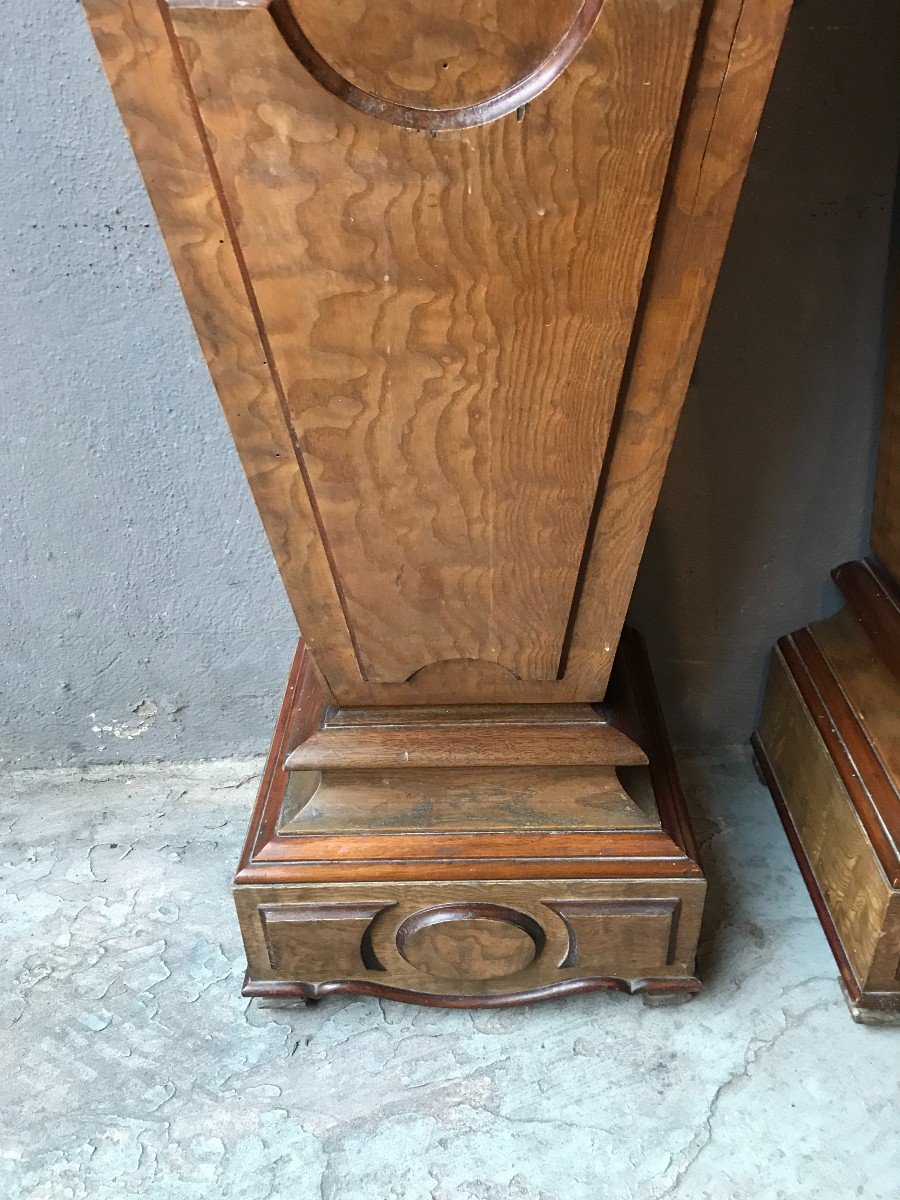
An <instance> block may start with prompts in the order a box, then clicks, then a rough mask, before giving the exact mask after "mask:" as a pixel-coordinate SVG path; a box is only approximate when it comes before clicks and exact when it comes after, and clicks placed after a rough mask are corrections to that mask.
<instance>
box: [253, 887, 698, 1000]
mask: <svg viewBox="0 0 900 1200" xmlns="http://www.w3.org/2000/svg"><path fill="white" fill-rule="evenodd" d="M704 887H705V885H704V883H703V881H702V880H692V881H691V880H681V881H666V882H665V883H660V882H659V881H649V882H638V881H628V882H627V883H626V882H610V883H607V884H605V885H603V886H598V884H597V883H596V882H594V883H590V884H585V883H579V882H577V881H572V880H542V881H540V882H525V881H520V882H517V883H504V882H497V881H495V880H481V881H472V882H466V883H456V884H453V883H441V884H428V883H425V882H423V883H415V884H405V885H404V884H398V883H389V884H384V883H381V884H378V883H372V884H360V885H356V886H354V885H346V884H345V885H343V886H341V887H335V886H331V887H327V888H322V887H319V886H316V885H308V886H304V887H285V888H282V889H281V890H280V892H279V894H278V900H277V901H275V902H273V893H272V890H271V889H260V888H257V889H254V888H242V889H240V890H239V891H238V893H237V903H238V912H239V915H240V919H241V929H242V932H243V935H244V942H245V945H246V947H247V957H248V963H249V975H250V980H251V982H250V983H248V986H247V993H248V994H251V995H278V994H285V993H287V994H295V995H301V994H304V992H305V994H308V995H311V996H316V995H327V994H328V993H329V992H330V991H333V990H338V989H337V988H335V987H334V986H333V985H334V984H335V983H337V982H340V983H342V984H343V985H344V986H343V988H342V989H341V990H356V991H370V992H373V993H375V994H382V995H391V994H392V993H396V992H400V993H405V994H402V995H401V997H400V998H403V999H408V998H413V997H415V999H417V1000H418V1002H420V1003H427V1002H428V1000H429V998H430V997H439V998H440V1000H441V1002H442V1003H459V1002H460V1001H462V1000H465V1002H466V1003H467V1004H476V1005H477V1004H478V1003H485V1002H488V1003H489V1002H491V1001H492V1000H496V999H500V1000H502V999H503V998H504V996H513V997H515V996H516V995H517V994H518V995H526V996H529V997H531V998H538V997H539V995H540V993H541V992H542V991H543V992H544V993H545V994H547V995H553V994H560V995H565V994H567V992H570V991H578V990H589V989H590V988H591V987H592V986H607V987H619V988H620V989H621V990H624V991H630V990H634V991H640V990H642V989H643V988H645V987H647V986H648V985H651V990H655V989H656V988H657V987H658V986H659V985H662V986H663V987H665V985H666V984H667V983H670V984H671V985H679V986H681V987H687V988H694V987H696V986H697V981H696V979H694V977H693V960H694V953H695V948H696V942H697V936H698V933H699V923H700V914H701V912H702V902H703V889H704ZM373 913H374V914H375V915H374V916H372V915H370V914H373ZM284 980H289V981H292V985H293V986H292V988H287V987H284V986H283V985H282V983H281V981H284ZM293 981H297V982H293ZM301 981H302V983H303V985H304V987H303V988H300V987H299V986H298V983H299V982H301Z"/></svg>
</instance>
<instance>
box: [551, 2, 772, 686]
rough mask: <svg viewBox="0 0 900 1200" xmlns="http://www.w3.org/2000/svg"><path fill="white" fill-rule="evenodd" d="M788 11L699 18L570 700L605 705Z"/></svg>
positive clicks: (585, 596) (578, 626)
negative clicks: (601, 700) (594, 699)
mask: <svg viewBox="0 0 900 1200" xmlns="http://www.w3.org/2000/svg"><path fill="white" fill-rule="evenodd" d="M790 8H791V0H716V2H715V3H712V4H709V5H707V7H706V10H705V20H704V24H703V27H702V29H701V34H700V38H699V40H698V48H697V53H696V55H695V59H694V63H693V67H692V71H691V75H690V77H689V79H688V82H687V87H686V90H685V102H684V108H683V111H682V116H681V124H680V128H679V130H678V134H677V138H676V143H675V149H674V151H673V154H672V164H671V168H670V171H669V179H668V184H667V191H666V195H665V196H664V198H663V203H662V206H661V209H660V219H659V222H658V226H657V229H656V234H655V239H654V245H653V252H652V255H651V259H650V264H649V266H648V270H647V277H646V279H645V283H644V289H643V293H642V297H641V309H640V311H639V314H638V318H637V322H636V328H635V336H634V341H633V344H632V353H631V360H630V364H629V369H628V371H627V373H626V377H625V380H624V383H623V390H622V394H621V398H620V401H619V409H618V415H617V420H616V424H615V426H614V436H613V445H612V450H611V453H610V454H609V455H608V458H607V461H606V462H605V464H604V473H603V475H602V477H601V480H600V486H599V489H598V494H597V503H596V507H595V514H594V521H593V527H592V531H591V535H590V537H589V541H588V546H587V547H586V551H585V559H584V563H583V567H582V577H581V582H580V585H579V588H580V594H579V597H578V603H577V620H576V621H574V622H573V629H572V638H571V648H570V649H569V651H568V654H567V658H566V670H565V681H566V685H567V687H566V692H567V694H568V695H572V696H576V697H582V696H584V695H585V693H591V694H593V695H594V696H602V695H603V693H604V689H605V686H606V682H607V680H608V678H609V673H610V669H611V666H612V662H613V657H614V654H615V647H616V643H617V639H618V636H619V631H620V630H621V628H622V623H623V621H624V619H625V613H626V611H627V608H628V603H629V600H630V598H631V592H632V589H633V587H634V580H635V577H636V575H637V568H638V564H639V563H640V558H641V554H642V553H643V548H644V543H645V541H646V538H647V532H648V530H649V528H650V520H651V518H652V516H653V510H654V509H655V507H656V502H657V499H658V497H659V491H660V487H661V485H662V479H663V474H664V472H665V468H666V463H667V461H668V457H669V452H670V450H671V447H672V441H673V439H674V436H675V429H676V426H677V423H678V417H679V415H680V413H681V408H682V404H683V401H684V396H685V394H686V392H687V388H688V384H689V382H690V377H691V372H692V371H693V368H694V362H695V360H696V356H697V351H698V349H699V346H700V338H701V335H702V333H703V327H704V325H705V323H706V317H707V314H708V312H709V306H710V302H711V300H712V295H713V291H714V290H715V285H716V280H717V278H718V274H719V268H720V266H721V262H722V257H723V255H724V252H725V245H726V242H727V240H728V234H729V231H730V229H731V223H732V219H733V217H734V211H735V208H736V206H737V201H738V196H739V194H740V190H741V186H742V184H743V181H744V175H745V173H746V170H747V164H748V162H749V160H750V152H751V150H752V149H753V143H754V141H755V138H756V130H757V127H758V125H759V120H760V116H761V114H762V108H763V104H764V102H765V98H766V95H767V93H768V90H769V83H770V81H771V77H772V72H773V70H774V68H775V63H776V60H777V58H778V51H779V49H780V46H781V40H782V37H783V34H784V29H785V25H786V23H787V18H788V14H789V12H790ZM600 630H603V637H599V636H598V631H600Z"/></svg>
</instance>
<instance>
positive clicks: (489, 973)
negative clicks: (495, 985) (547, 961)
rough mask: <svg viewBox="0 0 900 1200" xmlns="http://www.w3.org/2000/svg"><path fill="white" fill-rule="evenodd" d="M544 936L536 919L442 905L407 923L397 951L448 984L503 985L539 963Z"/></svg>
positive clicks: (497, 909)
mask: <svg viewBox="0 0 900 1200" xmlns="http://www.w3.org/2000/svg"><path fill="white" fill-rule="evenodd" d="M544 940H545V939H544V932H543V930H542V929H541V927H540V925H538V923H537V921H535V920H534V919H533V918H532V917H529V916H527V915H526V914H525V913H521V912H517V911H516V910H515V909H513V908H505V907H504V906H502V905H499V904H442V905H438V906H436V907H435V908H426V909H422V910H421V911H420V912H417V913H413V914H412V916H410V917H407V918H406V920H405V921H403V923H402V924H401V925H400V928H399V929H398V930H397V948H398V950H399V951H400V953H401V954H402V955H403V957H404V958H405V959H406V961H407V962H408V963H409V964H410V965H411V966H413V967H416V968H417V969H418V970H419V971H426V972H427V973H428V974H429V975H436V976H439V977H441V978H443V979H500V978H502V977H503V976H505V975H515V974H516V973H517V972H518V971H522V970H524V969H525V967H527V966H528V965H529V964H530V963H532V962H533V961H534V959H535V958H536V956H537V955H538V954H539V953H540V951H541V950H542V949H543V946H544Z"/></svg>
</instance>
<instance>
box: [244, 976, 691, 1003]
mask: <svg viewBox="0 0 900 1200" xmlns="http://www.w3.org/2000/svg"><path fill="white" fill-rule="evenodd" d="M702 986H703V985H702V984H701V982H700V980H699V979H697V978H696V977H695V976H693V975H686V976H684V977H682V978H677V979H638V980H627V979H613V978H609V977H606V978H598V979H572V980H565V981H563V982H561V983H554V984H551V985H550V986H549V987H543V988H535V989H533V990H531V991H525V992H508V993H506V994H504V995H502V996H453V995H434V994H432V993H429V992H413V991H409V990H408V989H406V988H397V987H390V986H388V985H386V984H380V983H373V982H370V981H369V980H366V979H334V980H329V981H328V982H327V983H318V984H315V983H295V982H290V983H288V982H284V981H282V980H275V981H257V980H251V979H250V978H249V974H248V975H247V976H245V979H244V986H243V989H242V990H241V995H242V996H247V997H251V998H264V999H270V1000H276V999H282V1000H324V999H325V997H326V996H337V995H340V994H341V993H347V994H355V995H359V996H374V997H377V998H378V999H380V1000H397V1001H399V1002H401V1003H403V1004H418V1005H421V1006H422V1007H424V1008H513V1007H515V1006H516V1005H520V1004H537V1003H539V1002H540V1001H542V1000H562V999H564V998H565V997H567V996H577V995H580V994H582V993H584V992H625V993H626V994H627V995H630V996H634V995H641V996H679V995H681V996H685V997H686V998H690V997H691V996H693V995H694V994H695V993H696V992H699V991H700V989H701V987H702Z"/></svg>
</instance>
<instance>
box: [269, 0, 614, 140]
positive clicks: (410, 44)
mask: <svg viewBox="0 0 900 1200" xmlns="http://www.w3.org/2000/svg"><path fill="white" fill-rule="evenodd" d="M259 2H260V5H261V6H265V7H268V9H269V11H270V12H271V13H272V17H273V19H274V20H275V23H276V24H277V26H278V30H279V32H280V33H281V35H282V37H283V38H284V40H285V43H286V44H287V45H288V47H289V48H290V50H291V52H292V53H293V54H294V56H295V57H296V59H297V61H298V62H300V63H301V64H302V65H303V67H304V68H305V69H306V70H307V71H308V72H309V74H310V75H311V76H312V77H313V78H314V79H315V80H316V82H317V83H319V84H321V86H322V87H324V88H325V89H326V90H327V91H329V92H330V93H331V94H332V95H334V96H337V97H339V98H340V99H341V100H343V101H344V102H345V103H347V104H350V105H352V106H353V107H354V108H355V109H357V110H358V111H359V112H361V113H364V114H366V115H367V116H373V117H377V118H378V119H379V120H382V121H388V122H390V123H391V124H394V125H399V126H402V127H404V128H408V129H427V130H430V131H437V130H447V129H466V128H469V127H471V126H474V125H481V124H484V123H485V122H487V121H493V120H497V119H499V118H500V117H502V116H505V115H507V114H509V113H511V112H514V111H516V112H517V113H518V115H520V116H521V110H522V109H523V108H524V106H525V105H527V104H528V103H529V102H530V101H532V100H533V99H534V98H535V97H536V96H538V95H539V94H540V93H541V92H542V91H544V89H545V88H547V87H549V86H550V84H552V83H553V82H554V81H555V80H556V79H557V78H558V77H559V75H560V74H561V73H562V72H563V71H564V70H565V69H566V67H567V66H568V65H569V63H570V62H571V61H572V59H573V58H574V56H575V55H576V54H577V53H578V52H579V50H580V49H581V47H582V46H583V44H584V41H585V39H586V38H587V37H588V36H589V34H590V32H591V29H592V27H593V24H594V21H595V20H596V18H597V14H598V13H599V11H600V7H601V5H602V4H603V0H582V2H581V3H575V2H573V0H543V2H542V3H536V2H535V0H525V2H524V3H523V2H520V0H513V2H512V3H510V0H450V2H449V3H448V2H447V0H388V3H387V5H385V4H380V5H377V6H376V5H374V4H367V5H361V6H359V5H358V6H356V7H355V9H349V8H348V7H347V6H346V5H344V6H337V5H334V4H331V3H329V0H304V2H303V3H297V2H294V3H291V0H259Z"/></svg>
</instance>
